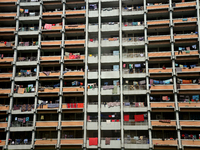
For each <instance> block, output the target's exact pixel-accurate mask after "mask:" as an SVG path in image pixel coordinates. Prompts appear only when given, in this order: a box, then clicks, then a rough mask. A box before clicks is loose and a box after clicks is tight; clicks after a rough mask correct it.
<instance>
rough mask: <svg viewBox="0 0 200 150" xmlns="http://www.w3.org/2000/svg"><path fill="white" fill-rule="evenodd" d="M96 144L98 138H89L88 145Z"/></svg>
mask: <svg viewBox="0 0 200 150" xmlns="http://www.w3.org/2000/svg"><path fill="white" fill-rule="evenodd" d="M91 145H98V138H97V137H96V138H89V146H91Z"/></svg>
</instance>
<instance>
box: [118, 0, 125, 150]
mask: <svg viewBox="0 0 200 150" xmlns="http://www.w3.org/2000/svg"><path fill="white" fill-rule="evenodd" d="M119 28H120V29H119V58H120V70H119V71H120V102H121V111H120V113H121V147H122V149H123V148H124V111H123V110H124V108H123V78H122V77H123V70H122V68H123V67H122V65H123V64H122V60H123V54H122V0H119Z"/></svg>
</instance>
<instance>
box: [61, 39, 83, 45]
mask: <svg viewBox="0 0 200 150" xmlns="http://www.w3.org/2000/svg"><path fill="white" fill-rule="evenodd" d="M82 44H85V40H67V41H65V45H82Z"/></svg>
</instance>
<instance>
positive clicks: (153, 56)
mask: <svg viewBox="0 0 200 150" xmlns="http://www.w3.org/2000/svg"><path fill="white" fill-rule="evenodd" d="M148 57H149V60H150V61H152V60H155V59H157V58H159V59H163V58H166V57H168V58H169V60H170V61H171V52H150V53H148Z"/></svg>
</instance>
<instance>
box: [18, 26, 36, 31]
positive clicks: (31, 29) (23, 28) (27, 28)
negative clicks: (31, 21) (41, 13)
mask: <svg viewBox="0 0 200 150" xmlns="http://www.w3.org/2000/svg"><path fill="white" fill-rule="evenodd" d="M19 31H38V27H20V28H19Z"/></svg>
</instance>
